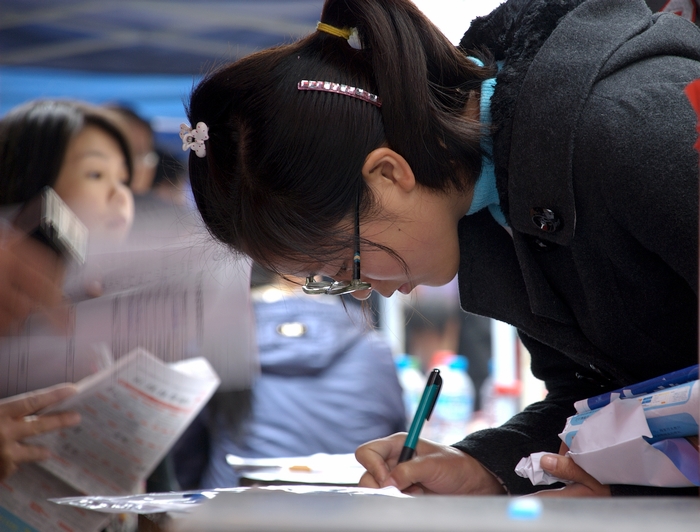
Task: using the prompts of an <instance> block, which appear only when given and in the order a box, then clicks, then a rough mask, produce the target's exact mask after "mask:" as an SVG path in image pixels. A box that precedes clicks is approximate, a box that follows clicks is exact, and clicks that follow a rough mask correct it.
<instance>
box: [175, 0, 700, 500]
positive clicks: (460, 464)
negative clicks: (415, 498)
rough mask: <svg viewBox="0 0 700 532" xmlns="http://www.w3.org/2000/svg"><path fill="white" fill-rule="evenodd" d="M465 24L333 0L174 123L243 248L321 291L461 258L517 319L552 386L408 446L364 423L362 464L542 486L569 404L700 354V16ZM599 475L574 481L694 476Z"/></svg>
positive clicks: (211, 216) (503, 315)
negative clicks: (460, 432)
mask: <svg viewBox="0 0 700 532" xmlns="http://www.w3.org/2000/svg"><path fill="white" fill-rule="evenodd" d="M464 26H465V28H467V27H468V30H467V32H466V33H465V35H464V37H463V38H462V40H461V43H460V46H459V47H455V46H453V45H452V44H451V43H450V42H449V41H448V39H447V38H446V37H445V36H444V35H443V34H442V33H441V32H440V31H439V30H438V29H437V28H436V26H435V25H434V24H432V23H431V22H430V21H429V20H428V19H427V18H426V17H425V16H424V15H423V14H422V13H421V12H420V11H419V10H418V9H417V8H416V6H415V5H414V4H413V3H412V2H410V1H409V0H327V1H326V2H325V4H324V8H323V12H322V13H321V17H320V23H319V24H318V26H317V31H316V32H313V33H311V34H310V35H308V36H306V37H304V38H303V39H301V40H299V41H297V42H294V43H291V44H288V45H286V46H280V47H276V48H273V49H268V50H263V51H261V52H258V53H255V54H252V55H250V56H247V57H244V58H243V59H241V60H239V61H237V62H235V63H232V64H229V65H225V66H223V67H221V68H219V69H218V70H215V71H214V72H211V73H210V74H208V75H206V76H205V77H204V79H203V80H202V81H201V82H200V83H199V84H198V85H197V86H196V87H195V88H194V90H193V92H192V95H191V98H190V102H189V107H188V119H189V122H190V125H189V126H188V125H184V126H183V127H182V129H181V136H182V138H183V143H184V147H185V148H189V149H191V151H190V154H189V169H190V182H191V185H192V191H193V194H194V198H195V200H196V203H197V206H198V208H199V211H200V213H201V214H202V218H203V220H204V222H205V223H206V224H207V226H208V228H209V231H210V232H211V234H212V235H214V237H216V238H217V239H219V240H221V241H222V242H225V243H226V244H227V245H229V246H230V247H231V248H232V249H233V250H235V251H236V252H240V253H245V254H247V255H250V256H251V257H252V258H253V259H254V260H256V261H257V262H259V263H261V264H262V265H264V266H266V267H268V268H269V269H273V270H275V271H278V272H282V273H285V274H292V275H297V276H301V277H306V278H307V280H306V282H305V283H304V286H303V288H304V291H306V292H308V293H311V294H316V293H332V294H338V293H348V292H354V293H355V295H356V297H358V298H365V297H367V296H368V295H369V290H370V289H371V290H374V291H377V292H379V293H380V294H382V295H384V296H390V295H391V294H393V293H394V292H396V291H399V292H402V293H404V294H408V293H410V292H411V291H412V290H413V289H414V288H415V287H416V286H417V285H419V284H424V285H441V284H446V283H448V282H449V281H450V280H452V278H454V276H455V275H456V274H458V280H459V290H460V299H461V306H462V308H463V309H464V310H466V311H469V312H472V313H476V314H481V315H485V316H488V317H492V318H496V319H498V320H501V321H504V322H507V323H510V324H512V325H514V326H516V327H517V329H518V330H519V334H520V338H521V339H522V341H523V343H524V345H525V346H526V347H527V349H528V350H529V352H530V354H531V357H532V371H533V373H534V375H535V376H537V377H538V378H540V379H543V380H544V382H545V384H546V387H547V390H548V395H547V397H546V398H545V399H544V400H543V401H540V402H537V403H534V404H532V405H531V406H529V407H528V408H526V409H525V411H523V412H521V413H519V414H517V415H516V416H514V417H513V418H512V419H511V420H510V421H509V422H507V423H505V424H504V425H503V426H501V427H498V428H492V429H487V430H483V431H478V432H476V433H473V434H470V435H469V436H467V437H466V438H465V439H464V440H462V441H460V442H455V443H454V444H453V445H451V446H442V445H437V444H434V443H430V442H427V441H425V440H420V441H419V442H418V445H417V447H416V456H415V458H414V459H413V460H410V461H407V462H404V463H401V464H397V461H398V457H399V454H400V451H401V448H402V446H403V443H404V440H405V435H403V434H398V435H395V436H391V437H389V438H386V439H381V440H378V441H374V442H371V443H368V444H366V445H364V446H362V447H360V449H359V450H358V451H357V453H356V456H357V458H358V459H359V461H360V462H361V463H362V464H363V465H364V466H365V467H366V468H367V474H366V475H365V477H364V479H363V481H362V485H364V486H374V487H377V486H388V485H394V486H396V487H398V488H399V489H401V490H403V491H407V492H417V491H420V492H429V493H441V494H506V493H510V494H527V493H532V492H535V491H537V490H539V489H542V488H541V487H540V486H533V485H532V483H531V482H530V481H529V480H527V479H524V478H521V477H519V476H518V475H517V474H516V473H515V467H516V464H517V463H518V461H519V460H520V459H521V458H522V457H524V456H527V455H529V454H531V453H533V452H539V451H547V452H549V453H553V454H551V455H550V457H553V458H554V460H555V461H556V460H557V457H556V456H555V454H556V453H557V452H558V450H559V446H560V440H559V437H558V434H559V432H561V431H562V429H563V427H564V425H565V422H566V419H567V417H568V416H570V415H572V414H573V413H574V402H575V401H577V400H580V399H583V398H586V397H591V396H595V395H598V394H600V393H602V392H604V391H610V390H613V389H616V388H619V387H622V386H626V385H629V384H631V383H635V382H640V381H643V380H646V379H649V378H651V377H654V376H658V375H662V374H665V373H669V372H671V371H674V370H678V369H681V368H684V367H688V366H690V365H692V364H695V363H697V359H698V349H697V345H698V338H697V325H698V299H697V291H698V166H697V153H696V152H695V151H694V150H693V143H694V142H695V138H696V134H695V124H696V120H695V113H694V111H693V109H692V107H691V106H690V103H689V101H688V99H687V98H686V97H685V94H684V93H683V90H684V88H685V87H686V85H688V83H690V81H692V80H694V79H696V78H698V77H700V32H699V31H698V28H697V27H696V26H695V25H694V24H693V23H692V22H690V21H688V20H686V19H684V18H681V17H678V16H676V15H674V14H671V13H663V14H652V12H651V11H650V10H649V8H648V7H647V5H646V4H645V2H644V1H643V0H560V1H557V2H552V1H548V0H506V1H505V2H503V3H502V4H501V5H500V6H499V7H497V8H496V9H495V10H494V11H493V12H492V13H491V14H489V15H486V16H485V17H480V18H477V19H476V20H474V21H473V22H471V25H470V21H468V20H465V21H464ZM326 278H331V279H333V280H335V281H336V282H334V283H332V282H329V281H328V280H327V279H326ZM562 459H565V458H563V457H562ZM640 467H641V464H640ZM582 473H583V471H582V470H579V469H577V468H574V469H573V470H572V471H571V472H569V474H568V478H569V479H570V480H572V481H574V483H573V484H571V485H569V486H566V487H565V488H564V489H563V491H561V492H560V494H561V495H567V494H569V495H581V496H582V495H591V496H599V495H609V494H635V493H637V494H639V493H667V494H681V493H687V490H684V489H678V490H674V489H663V488H647V487H645V486H631V485H617V484H611V485H601V484H600V483H598V482H595V481H592V480H591V479H590V478H589V477H588V476H586V475H584V474H582ZM693 491H694V493H697V489H695V490H693Z"/></svg>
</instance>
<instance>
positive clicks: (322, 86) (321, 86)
mask: <svg viewBox="0 0 700 532" xmlns="http://www.w3.org/2000/svg"><path fill="white" fill-rule="evenodd" d="M297 89H299V90H300V91H322V92H335V93H336V94H344V95H346V96H352V97H353V98H357V99H358V100H364V101H365V102H367V103H371V104H372V105H376V106H377V107H381V106H382V101H381V100H380V99H379V96H377V95H376V94H372V93H371V92H367V91H366V90H363V89H358V88H357V87H351V86H350V85H344V84H342V83H334V82H332V81H309V80H307V79H302V80H301V81H300V82H299V83H298V84H297Z"/></svg>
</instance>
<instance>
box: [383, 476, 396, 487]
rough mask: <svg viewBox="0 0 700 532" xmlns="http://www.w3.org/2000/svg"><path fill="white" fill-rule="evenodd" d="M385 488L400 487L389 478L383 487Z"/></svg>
mask: <svg viewBox="0 0 700 532" xmlns="http://www.w3.org/2000/svg"><path fill="white" fill-rule="evenodd" d="M383 487H385V488H388V487H392V488H396V487H398V486H397V485H396V481H395V480H394V479H393V478H391V477H387V478H385V479H384V486H383Z"/></svg>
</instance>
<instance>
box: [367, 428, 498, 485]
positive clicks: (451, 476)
mask: <svg viewBox="0 0 700 532" xmlns="http://www.w3.org/2000/svg"><path fill="white" fill-rule="evenodd" d="M405 439H406V433H405V432H401V433H398V434H393V435H392V436H388V437H386V438H381V439H379V440H374V441H371V442H369V443H365V444H364V445H361V446H360V447H358V449H357V451H355V457H356V458H357V460H358V461H359V462H360V464H362V465H363V466H364V467H365V469H367V471H366V472H365V474H364V475H362V478H361V479H360V486H362V487H367V488H384V487H386V486H395V487H397V488H398V489H399V490H401V491H402V492H404V493H407V494H409V495H417V494H422V493H435V494H442V495H448V494H455V495H468V494H470V495H503V494H505V490H504V489H503V487H502V486H501V484H500V482H499V481H498V479H496V477H495V476H494V475H493V474H492V473H490V472H489V471H488V470H487V469H486V468H485V467H484V466H482V465H481V463H479V462H478V461H477V460H476V459H474V458H472V457H471V456H469V455H468V454H466V453H464V452H462V451H460V450H458V449H455V448H454V447H450V446H447V445H441V444H438V443H435V442H431V441H428V440H422V439H421V440H418V445H417V446H416V454H415V456H414V457H413V459H411V460H409V461H408V462H404V463H402V464H399V463H398V459H399V455H400V454H401V449H402V448H403V444H404V441H405Z"/></svg>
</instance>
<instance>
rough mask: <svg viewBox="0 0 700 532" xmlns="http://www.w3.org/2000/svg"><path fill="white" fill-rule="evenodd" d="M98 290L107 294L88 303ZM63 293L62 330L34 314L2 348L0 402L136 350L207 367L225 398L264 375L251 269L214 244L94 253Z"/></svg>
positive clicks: (175, 243) (75, 377)
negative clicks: (201, 361)
mask: <svg viewBox="0 0 700 532" xmlns="http://www.w3.org/2000/svg"><path fill="white" fill-rule="evenodd" d="M94 283H99V285H101V288H102V291H103V292H102V295H100V296H99V297H94V298H91V297H89V296H88V295H86V287H90V286H92V285H93V284H94ZM65 290H66V292H67V294H68V296H69V297H70V301H71V303H70V304H69V305H68V306H67V308H66V310H65V312H64V313H63V314H62V316H61V320H60V322H61V326H60V327H59V328H57V327H56V325H55V323H54V324H50V323H49V322H48V320H47V318H46V316H44V315H42V314H36V315H33V316H31V317H30V319H29V320H27V322H26V324H25V325H24V327H23V328H22V329H21V330H19V331H16V332H15V333H14V334H11V335H6V336H4V337H2V338H0V397H9V396H12V395H16V394H19V393H24V392H26V391H31V390H36V389H39V388H44V387H47V386H51V385H54V384H58V383H62V382H77V381H79V380H80V379H82V378H84V377H86V376H88V375H90V374H92V373H94V372H95V371H97V370H99V369H100V368H101V367H103V366H104V360H105V359H110V358H114V359H115V360H116V359H119V358H120V357H122V356H124V355H125V354H126V353H128V352H130V351H131V350H133V349H135V348H136V347H143V348H144V349H147V350H148V351H150V352H151V353H153V354H154V355H155V356H156V357H158V358H160V359H161V360H163V361H165V362H175V361H178V360H184V359H188V358H193V357H197V356H203V357H206V358H207V360H209V362H210V363H211V365H212V366H213V367H214V369H215V371H216V372H217V374H218V375H219V378H220V379H221V390H222V391H227V390H240V389H245V388H248V387H250V386H251V383H252V381H253V380H254V379H255V377H256V376H257V375H258V373H259V364H258V357H257V343H256V341H255V327H254V314H253V309H252V304H251V301H250V262H249V261H248V260H246V259H238V258H235V257H233V256H232V255H231V254H230V253H229V252H228V251H226V250H224V249H222V248H219V247H217V246H216V245H215V244H213V243H211V242H210V241H206V240H204V239H194V238H192V239H183V240H177V239H174V238H172V239H163V240H162V241H161V242H160V244H158V245H156V244H152V242H151V244H149V245H139V246H136V245H134V244H133V243H130V246H129V247H122V248H118V249H114V250H112V251H103V252H100V253H95V252H93V253H90V254H89V255H88V257H87V260H86V263H85V265H84V266H83V267H82V268H80V269H79V270H77V271H73V272H69V275H68V279H67V281H66V287H65ZM54 321H56V320H55V319H54Z"/></svg>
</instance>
